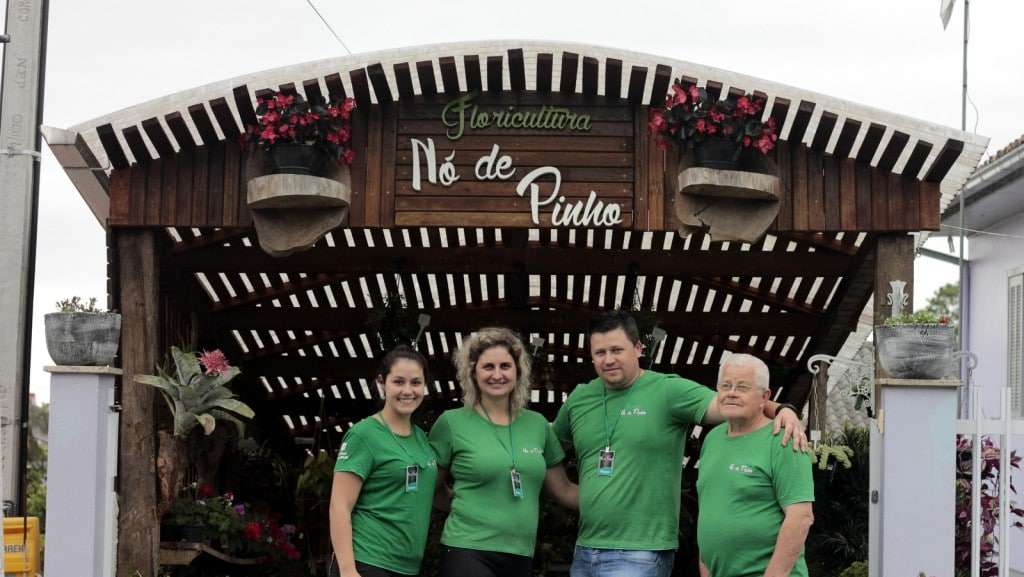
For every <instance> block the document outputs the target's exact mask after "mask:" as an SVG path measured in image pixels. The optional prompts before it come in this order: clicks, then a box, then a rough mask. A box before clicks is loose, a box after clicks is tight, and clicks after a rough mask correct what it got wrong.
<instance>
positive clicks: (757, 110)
mask: <svg viewBox="0 0 1024 577" xmlns="http://www.w3.org/2000/svg"><path fill="white" fill-rule="evenodd" d="M763 110H764V98H760V97H755V96H753V95H751V94H746V95H743V96H740V97H738V98H736V99H732V98H729V99H726V100H718V99H715V98H712V97H711V96H710V95H708V92H707V90H705V89H703V88H698V87H697V86H694V85H692V84H690V85H684V84H683V83H682V82H681V81H679V80H676V81H675V82H674V83H673V84H672V93H671V94H669V96H668V97H667V98H666V99H665V104H664V106H661V107H653V106H652V107H651V109H650V112H649V114H648V122H647V126H648V128H649V129H650V131H651V133H652V134H654V135H655V136H656V137H657V140H658V146H660V147H661V148H668V145H669V142H676V143H677V144H678V145H680V146H683V147H684V148H687V147H690V146H693V145H694V144H699V143H701V142H704V141H706V140H708V139H711V138H726V139H731V140H733V141H735V142H736V143H737V144H739V145H741V146H743V147H744V148H753V149H754V150H757V151H758V152H760V153H761V154H768V153H769V152H771V150H772V149H773V148H775V141H776V140H777V139H778V135H777V132H776V130H777V128H778V127H777V125H776V122H775V119H774V118H769V119H768V120H766V121H765V122H761V113H762V111H763Z"/></svg>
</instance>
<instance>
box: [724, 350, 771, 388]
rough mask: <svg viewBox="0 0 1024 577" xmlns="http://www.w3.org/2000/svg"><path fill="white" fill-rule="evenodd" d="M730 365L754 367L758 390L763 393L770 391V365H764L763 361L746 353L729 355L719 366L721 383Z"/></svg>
mask: <svg viewBox="0 0 1024 577" xmlns="http://www.w3.org/2000/svg"><path fill="white" fill-rule="evenodd" d="M728 365H733V366H741V367H743V366H746V367H752V368H753V369H754V382H755V384H757V388H758V389H760V390H762V391H765V390H768V378H769V376H768V365H766V364H764V361H762V360H761V359H759V358H757V357H755V356H754V355H748V354H745V353H733V354H731V355H729V356H728V357H726V358H725V360H723V361H722V364H721V365H719V366H718V382H719V383H720V382H722V372H723V371H725V367H726V366H728Z"/></svg>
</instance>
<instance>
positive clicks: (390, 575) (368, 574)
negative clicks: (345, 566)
mask: <svg viewBox="0 0 1024 577" xmlns="http://www.w3.org/2000/svg"><path fill="white" fill-rule="evenodd" d="M356 571H358V572H359V575H360V577H409V576H408V575H404V574H402V573H395V572H394V571H388V570H387V569H381V568H380V567H374V566H373V565H367V564H366V563H362V562H360V561H356ZM327 575H328V576H329V577H348V575H341V576H339V575H338V560H337V559H335V557H334V554H331V560H330V561H328V564H327Z"/></svg>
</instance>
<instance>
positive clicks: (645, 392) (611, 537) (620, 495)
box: [554, 371, 715, 551]
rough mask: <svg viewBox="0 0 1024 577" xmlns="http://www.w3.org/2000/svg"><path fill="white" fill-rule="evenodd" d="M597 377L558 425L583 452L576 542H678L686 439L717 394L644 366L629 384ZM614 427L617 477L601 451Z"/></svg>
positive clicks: (622, 545) (650, 546) (623, 545)
mask: <svg viewBox="0 0 1024 577" xmlns="http://www.w3.org/2000/svg"><path fill="white" fill-rule="evenodd" d="M604 393H605V386H604V382H603V381H602V380H601V379H600V378H597V379H594V380H593V381H590V382H589V383H586V384H583V385H579V386H577V387H576V389H575V390H573V392H572V394H570V395H569V398H568V399H566V401H565V404H563V405H562V408H561V409H560V410H559V411H558V417H557V418H556V419H555V423H554V430H555V433H556V434H557V435H558V437H559V438H560V439H562V440H563V441H565V442H572V444H573V445H574V446H575V447H576V455H577V457H578V458H579V473H580V531H579V537H578V538H577V540H576V544H577V545H581V546H584V547H593V548H595V549H637V550H649V551H658V550H664V549H675V548H676V547H678V545H679V536H678V533H679V492H680V485H681V483H682V475H683V445H684V440H685V439H686V437H687V435H689V432H690V427H691V426H692V425H695V424H698V423H700V422H701V421H702V420H703V419H704V413H705V411H707V408H708V405H709V404H710V403H711V399H712V398H714V396H715V393H714V392H713V391H712V390H711V389H708V388H707V387H704V386H702V385H699V384H697V383H695V382H693V381H691V380H688V379H684V378H682V377H679V376H677V375H665V374H662V373H656V372H654V371H645V372H644V373H643V374H642V375H640V376H639V377H638V378H637V380H636V381H635V382H634V383H633V384H632V385H631V386H629V387H628V388H626V389H608V390H607V402H608V410H607V412H608V414H607V419H606V418H605V405H604ZM606 421H607V427H608V429H609V432H611V433H612V434H611V448H612V450H613V451H614V452H615V461H614V466H613V470H612V474H611V476H601V475H599V474H598V472H599V471H598V460H599V458H600V457H599V453H600V451H601V450H602V449H604V447H605V446H606V445H608V443H609V441H608V438H607V436H606V433H605V422H606Z"/></svg>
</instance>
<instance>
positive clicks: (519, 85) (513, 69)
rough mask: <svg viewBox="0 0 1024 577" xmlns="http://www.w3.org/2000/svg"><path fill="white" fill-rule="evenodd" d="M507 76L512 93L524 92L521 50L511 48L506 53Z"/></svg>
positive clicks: (524, 78) (524, 66) (524, 76)
mask: <svg viewBox="0 0 1024 577" xmlns="http://www.w3.org/2000/svg"><path fill="white" fill-rule="evenodd" d="M508 75H509V82H510V83H511V84H512V91H513V92H525V91H526V65H525V62H524V59H523V49H522V48H513V49H511V50H509V51H508Z"/></svg>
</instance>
